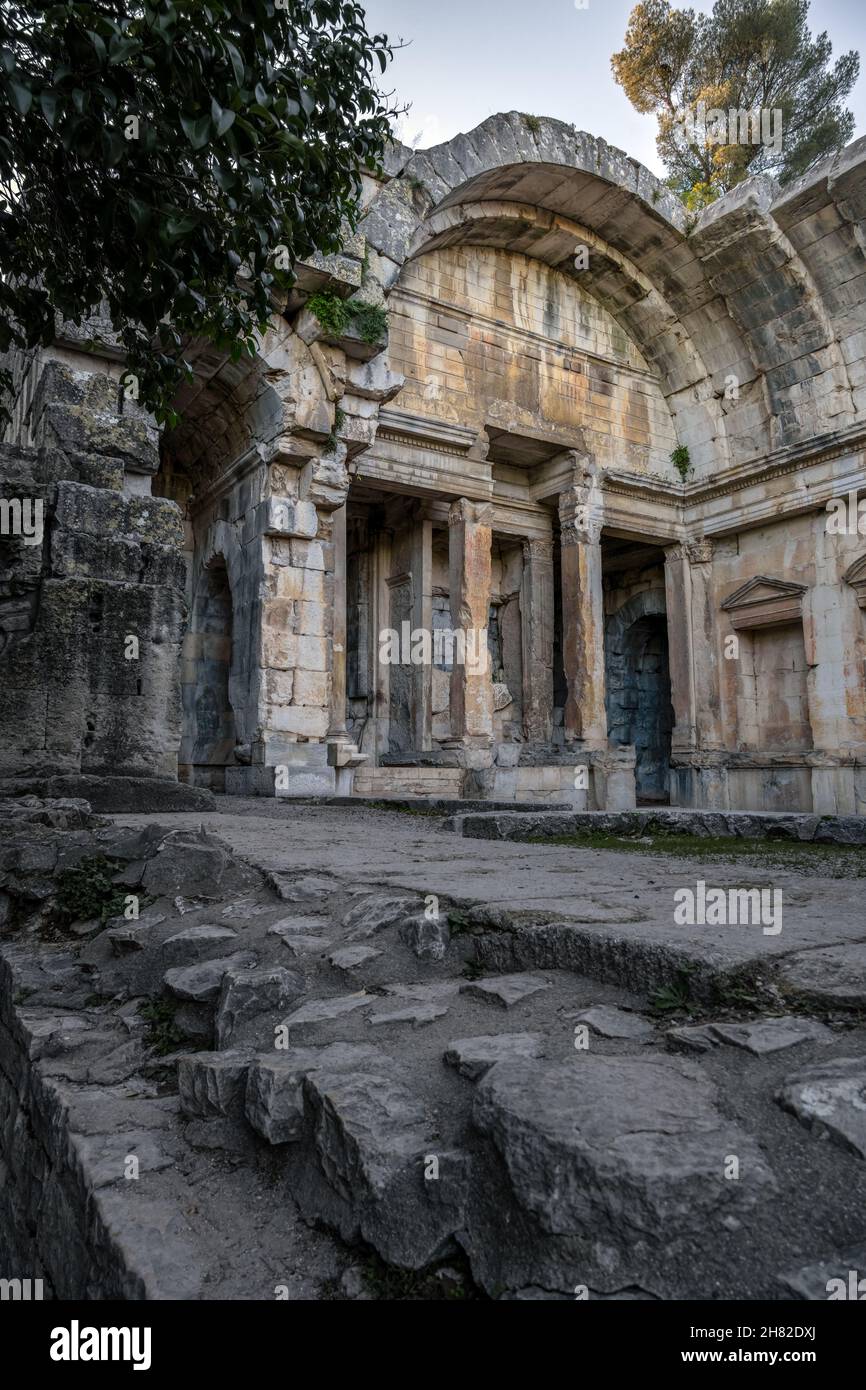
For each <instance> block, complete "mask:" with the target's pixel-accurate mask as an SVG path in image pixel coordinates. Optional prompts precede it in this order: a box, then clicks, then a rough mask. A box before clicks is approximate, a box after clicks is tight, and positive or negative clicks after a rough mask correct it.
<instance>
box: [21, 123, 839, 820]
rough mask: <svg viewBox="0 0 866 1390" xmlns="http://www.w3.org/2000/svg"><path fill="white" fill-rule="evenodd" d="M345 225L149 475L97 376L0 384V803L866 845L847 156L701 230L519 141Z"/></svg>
mask: <svg viewBox="0 0 866 1390" xmlns="http://www.w3.org/2000/svg"><path fill="white" fill-rule="evenodd" d="M365 200H366V202H365V216H364V219H363V221H362V222H361V224H360V228H359V231H358V233H357V235H355V236H354V237H352V238H348V239H347V242H346V245H345V247H344V250H343V253H342V254H341V255H339V256H335V257H330V258H327V259H322V260H321V261H319V262H316V263H315V264H310V265H305V266H303V267H301V269H300V274H299V279H298V283H297V287H296V290H295V291H294V292H293V293H292V296H291V297H290V299H289V300H288V302H287V303H286V305H285V306H284V308H283V310H282V312H281V313H279V314H275V317H274V320H273V323H272V326H271V329H270V331H269V332H268V334H267V335H266V336H265V338H264V339H263V341H262V342H261V345H260V349H259V352H258V354H257V356H256V357H255V358H249V359H245V360H244V361H242V362H239V363H233V362H230V361H228V360H226V359H225V358H224V357H222V356H220V355H218V354H216V353H215V352H214V351H213V350H211V349H209V348H207V347H198V348H196V347H193V348H192V349H191V356H192V359H193V361H194V368H195V382H194V384H193V385H192V386H190V387H188V388H185V389H184V390H183V392H182V394H181V397H180V399H179V402H178V405H179V408H180V411H181V413H182V423H181V425H180V426H179V428H177V429H176V430H174V431H172V432H170V433H166V434H164V435H163V437H162V438H161V439H160V437H159V435H158V432H157V431H156V430H155V429H154V428H153V426H152V425H151V423H150V422H149V420H148V419H147V418H146V417H145V416H143V415H142V414H141V412H139V411H138V409H137V407H136V406H135V404H134V402H130V401H128V400H126V399H124V396H123V392H122V391H121V389H120V385H119V383H120V377H121V375H122V372H123V363H122V360H121V357H120V354H119V353H112V351H111V349H110V347H107V348H106V349H105V351H104V356H103V357H101V358H94V355H93V353H92V352H88V351H86V350H85V345H84V343H83V342H82V341H81V340H80V338H76V335H75V334H74V333H70V332H68V331H65V330H63V331H61V332H60V333H59V336H58V340H57V343H56V344H55V346H54V347H52V348H51V349H49V350H46V351H45V352H43V353H41V354H40V355H38V356H36V357H34V358H32V359H28V360H26V361H21V362H19V363H17V371H18V373H19V386H20V390H19V393H18V399H17V402H16V407H15V417H14V420H13V424H12V427H11V429H10V430H9V431H8V432H7V442H6V443H5V445H4V446H3V448H2V455H0V496H2V497H3V498H4V499H5V500H6V502H7V503H11V502H12V501H13V500H14V499H15V498H19V499H22V501H26V500H27V499H30V502H31V504H33V503H36V502H41V503H42V506H43V508H44V528H43V530H42V532H41V534H40V535H39V536H36V535H33V536H30V537H27V536H24V535H22V534H20V527H19V528H18V530H19V533H18V534H16V528H15V526H14V525H13V524H12V521H14V513H13V511H12V510H10V508H9V507H7V509H6V512H5V513H4V528H3V529H4V532H5V534H3V535H2V536H0V684H2V712H0V731H2V738H0V773H2V775H3V776H4V777H6V778H9V777H14V778H17V779H23V780H27V779H28V778H29V779H31V780H32V779H39V778H45V777H46V776H52V777H56V776H58V775H61V776H66V777H67V779H71V782H70V785H71V784H72V783H74V781H75V779H76V778H77V777H79V776H80V775H81V774H85V775H87V774H94V775H99V776H118V775H125V776H138V777H142V776H143V777H150V778H161V779H165V780H174V779H179V780H180V781H181V782H185V783H187V784H192V785H194V786H202V787H210V788H213V789H216V790H220V789H224V790H225V791H226V792H228V793H234V794H247V795H248V794H250V793H254V794H258V795H263V796H273V795H275V794H276V795H287V796H296V795H304V796H308V795H321V796H328V795H333V794H334V793H340V794H345V793H352V792H353V793H354V794H358V795H375V796H377V797H379V796H388V795H407V794H408V795H427V796H431V795H435V796H446V797H460V796H467V797H473V798H491V799H495V800H496V801H509V800H518V801H525V800H539V801H542V802H572V803H573V804H574V805H575V806H576V807H577V808H578V809H585V808H589V809H595V808H599V809H610V810H616V809H625V808H628V807H630V806H632V805H634V804H635V799H636V798H637V799H638V800H639V801H643V802H664V801H666V800H668V799H669V800H670V802H671V804H673V805H675V806H691V807H700V808H709V809H740V810H788V809H797V810H806V811H815V812H819V813H825V812H826V813H833V812H838V813H843V814H849V813H861V814H862V813H863V812H864V811H866V698H864V670H866V620H864V613H863V609H864V608H866V536H864V533H866V516H864V518H863V522H862V526H861V528H860V529H858V520H859V516H858V506H857V502H858V497H859V495H860V494H863V493H866V463H864V444H866V241H864V227H863V214H864V208H866V142H864V141H859V142H857V143H856V144H853V145H851V146H850V147H849V148H848V149H846V150H844V151H843V152H842V153H841V154H840V155H838V156H835V157H833V158H830V159H827V160H826V161H825V162H823V163H822V164H820V165H819V166H817V167H816V168H815V169H814V170H813V171H812V172H810V173H809V174H808V175H807V176H806V177H805V178H804V179H803V180H802V181H801V182H799V183H796V184H794V185H792V186H790V187H788V188H786V189H785V190H784V191H781V192H780V191H779V189H778V188H777V187H776V186H775V185H774V184H773V182H772V181H771V180H770V179H768V178H766V177H763V176H762V177H758V178H756V179H751V180H749V181H748V182H747V183H744V184H742V185H741V186H740V187H739V188H738V189H736V190H735V191H734V192H733V193H732V194H729V195H728V196H727V197H725V198H724V199H722V200H721V201H719V202H718V203H716V204H714V205H713V206H712V207H710V208H708V209H707V210H706V211H705V212H704V213H702V215H701V216H700V218H699V219H698V220H697V223H696V224H694V225H692V224H690V222H689V219H688V218H687V216H686V214H685V212H684V210H683V208H682V207H681V205H680V204H679V202H678V201H677V200H676V199H675V198H674V197H673V196H672V195H671V194H670V192H669V191H668V190H667V189H666V188H665V187H664V186H663V185H662V184H661V183H659V182H658V181H657V180H656V179H655V178H654V177H653V176H652V175H651V174H649V173H648V172H647V170H645V169H644V168H642V167H641V166H640V165H639V164H637V163H636V162H635V161H633V160H631V159H628V158H627V157H626V156H625V155H623V154H622V153H621V152H619V151H618V150H615V149H612V148H611V147H609V146H608V145H606V144H605V143H604V141H602V140H595V139H593V138H591V137H590V136H587V135H585V134H582V133H579V132H576V131H575V130H574V129H573V128H572V127H570V126H566V125H563V124H561V123H559V122H556V121H549V120H541V121H536V120H535V119H532V120H528V119H527V118H525V117H523V116H522V115H520V114H519V113H517V112H511V113H510V114H508V115H502V116H497V117H494V118H491V119H490V120H487V121H485V122H484V124H483V125H481V126H479V127H478V129H477V130H475V131H474V132H472V133H471V134H469V135H461V136H458V137H457V138H456V139H454V140H452V141H450V142H449V143H448V144H445V145H442V146H439V147H437V148H436V149H432V150H426V151H422V152H416V153H413V152H412V151H410V150H408V149H405V148H402V147H399V146H397V147H394V148H393V149H392V150H391V151H390V153H389V156H388V161H387V169H386V172H385V175H384V177H382V178H378V179H374V178H372V177H371V178H368V179H366V181H365ZM580 248H585V250H584V251H581V249H580ZM315 296H318V298H316V297H315ZM323 296H324V298H323ZM331 296H337V297H339V298H340V299H343V300H348V301H349V304H350V306H351V304H352V302H353V301H354V302H356V303H359V304H360V305H362V306H366V307H365V308H363V309H362V310H361V311H360V312H359V313H358V315H357V316H356V317H355V318H354V319H353V320H352V321H351V322H350V323H349V324H348V326H347V327H340V328H339V330H337V329H335V320H334V316H333V315H329V314H328V313H327V312H324V311H323V308H322V306H323V304H324V305H327V304H328V303H329V302H331V303H332V300H330V298H329V297H331ZM310 304H312V308H311V307H310ZM317 307H318V310H319V312H318V313H317V312H316V308H317ZM376 310H382V311H384V312H382V313H377V312H375V311H376ZM346 317H347V316H346V315H343V316H342V318H343V319H345V318H346ZM323 318H324V319H325V320H327V323H325V322H323ZM337 320H338V321H339V320H340V316H339V315H338V316H337ZM328 324H330V330H329V327H328ZM675 450H677V451H678V452H677V453H676V458H677V459H678V460H679V462H680V468H681V469H682V473H683V476H681V473H680V471H679V470H678V469H677V468H676V467H675V466H674V463H673V462H672V460H671V455H672V453H673V452H674V451H675ZM864 512H866V505H864ZM10 519H11V520H10ZM445 629H450V630H451V631H452V632H453V631H472V632H474V631H479V632H485V633H486V638H485V641H486V658H487V659H486V660H484V661H483V662H481V663H475V664H474V665H471V664H463V665H461V664H460V663H459V662H458V661H456V660H455V659H454V658H453V655H451V656H449V654H448V652H447V648H445V649H442V648H435V647H434V651H433V657H432V659H430V660H427V659H421V660H413V659H412V654H411V650H410V651H409V653H408V655H407V651H406V644H405V643H404V642H401V644H400V647H399V650H398V656H397V658H396V659H393V658H392V659H385V657H384V655H383V634H384V633H386V632H389V631H390V632H394V633H397V634H400V635H401V637H402V635H403V634H405V633H408V635H409V638H410V644H411V639H412V637H413V635H414V634H417V633H425V632H426V633H432V634H435V633H436V632H437V631H442V630H445ZM130 639H135V640H134V641H133V642H130ZM443 650H444V652H445V654H444V655H443ZM437 653H438V654H437Z"/></svg>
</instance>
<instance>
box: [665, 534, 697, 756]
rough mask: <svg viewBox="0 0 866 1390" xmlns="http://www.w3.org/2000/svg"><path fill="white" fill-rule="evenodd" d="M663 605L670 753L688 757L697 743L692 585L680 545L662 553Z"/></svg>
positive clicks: (683, 551)
mask: <svg viewBox="0 0 866 1390" xmlns="http://www.w3.org/2000/svg"><path fill="white" fill-rule="evenodd" d="M665 602H666V607H667V622H668V661H669V664H670V675H671V704H672V705H673V707H674V720H675V722H674V728H673V733H672V735H671V752H672V753H687V752H688V751H689V750H690V749H693V748H694V747H695V744H696V741H697V731H696V727H695V723H696V721H695V689H694V673H693V670H692V618H691V609H692V583H691V568H690V564H689V557H688V554H687V552H686V547H685V546H684V545H682V544H681V543H679V542H678V543H677V544H676V545H671V546H668V548H667V549H666V550H665Z"/></svg>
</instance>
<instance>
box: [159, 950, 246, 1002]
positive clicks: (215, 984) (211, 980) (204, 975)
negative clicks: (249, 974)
mask: <svg viewBox="0 0 866 1390" xmlns="http://www.w3.org/2000/svg"><path fill="white" fill-rule="evenodd" d="M255 964H256V957H255V955H254V954H253V952H252V951H235V952H234V954H233V955H231V956H220V957H219V958H218V959H217V960H207V961H202V962H201V963H200V964H198V965H185V966H179V967H177V968H176V969H174V970H167V971H166V972H165V983H166V986H167V988H168V989H170V990H171V992H172V994H176V995H177V997H178V998H179V999H189V1000H191V1001H192V1003H194V1004H210V1003H215V1002H216V1000H217V999H218V997H219V992H220V989H221V987H222V981H223V976H224V975H225V973H226V971H228V970H246V969H251V968H252V967H253V966H255Z"/></svg>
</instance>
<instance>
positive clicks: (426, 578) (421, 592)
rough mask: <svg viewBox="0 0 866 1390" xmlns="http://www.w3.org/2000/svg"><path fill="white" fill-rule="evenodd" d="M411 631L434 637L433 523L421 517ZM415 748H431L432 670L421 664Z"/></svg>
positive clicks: (416, 527) (416, 693)
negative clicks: (426, 633) (425, 633)
mask: <svg viewBox="0 0 866 1390" xmlns="http://www.w3.org/2000/svg"><path fill="white" fill-rule="evenodd" d="M412 628H413V631H415V632H417V631H422V632H429V633H430V635H431V641H432V634H433V523H432V521H429V520H427V519H426V518H425V517H423V516H419V517H418V518H417V520H416V521H415V523H414V526H413V531H412ZM412 679H413V683H414V691H413V694H414V702H413V703H414V730H413V738H414V743H415V747H416V749H418V751H419V752H420V751H421V750H423V749H425V748H432V746H433V737H432V721H433V715H432V705H433V667H432V665H430V663H428V662H421V663H420V664H419V665H418V666H416V667H415V670H414V672H413V675H412Z"/></svg>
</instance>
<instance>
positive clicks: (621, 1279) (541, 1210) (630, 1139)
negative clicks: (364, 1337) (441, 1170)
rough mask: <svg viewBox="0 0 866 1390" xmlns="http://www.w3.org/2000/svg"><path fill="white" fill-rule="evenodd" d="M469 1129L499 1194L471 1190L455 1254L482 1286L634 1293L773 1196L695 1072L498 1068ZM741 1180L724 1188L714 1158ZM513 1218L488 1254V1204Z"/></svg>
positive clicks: (769, 1182) (602, 1062)
mask: <svg viewBox="0 0 866 1390" xmlns="http://www.w3.org/2000/svg"><path fill="white" fill-rule="evenodd" d="M474 1119H475V1124H476V1125H477V1127H478V1128H479V1130H480V1131H481V1132H482V1133H483V1134H485V1135H486V1136H487V1137H488V1138H489V1140H490V1142H491V1143H492V1145H493V1146H494V1149H495V1150H496V1152H497V1153H498V1154H499V1156H500V1157H501V1159H502V1163H503V1166H504V1170H505V1172H506V1173H507V1181H508V1183H509V1184H510V1192H509V1194H508V1196H507V1197H506V1196H505V1194H504V1192H503V1189H502V1188H501V1186H499V1184H496V1185H495V1188H494V1185H493V1184H492V1183H490V1184H488V1186H487V1187H486V1188H483V1189H482V1188H481V1187H480V1186H479V1188H477V1189H476V1191H477V1195H478V1200H477V1201H473V1202H472V1203H471V1204H470V1206H469V1208H468V1218H469V1230H468V1240H467V1248H468V1249H469V1251H470V1256H471V1258H472V1260H473V1269H474V1271H475V1272H476V1277H478V1278H479V1279H480V1282H481V1283H482V1284H483V1285H484V1286H485V1287H488V1288H490V1287H492V1286H495V1285H497V1284H499V1285H500V1286H505V1287H509V1288H521V1287H524V1286H526V1285H528V1284H539V1285H541V1286H542V1287H544V1288H548V1289H561V1290H562V1291H563V1292H566V1291H571V1290H572V1289H573V1286H574V1282H575V1279H574V1270H575V1269H576V1268H577V1269H579V1270H580V1274H581V1278H582V1282H584V1283H587V1284H589V1285H591V1287H593V1288H598V1289H601V1290H602V1291H607V1290H610V1289H615V1288H621V1287H622V1286H623V1285H625V1284H631V1283H634V1284H640V1285H643V1286H644V1287H646V1286H647V1281H650V1285H651V1282H652V1280H653V1278H654V1277H657V1276H658V1273H659V1266H660V1264H661V1263H662V1262H663V1261H664V1259H665V1258H666V1257H667V1258H670V1257H671V1256H673V1255H674V1247H677V1246H678V1245H679V1242H685V1243H686V1244H688V1242H689V1241H690V1240H700V1239H703V1238H705V1236H706V1231H707V1229H708V1223H709V1222H710V1221H711V1220H712V1221H716V1222H717V1221H718V1220H719V1218H720V1215H721V1214H722V1213H725V1214H730V1215H731V1216H742V1214H744V1213H746V1212H748V1211H749V1210H750V1209H751V1208H752V1207H754V1205H755V1204H756V1203H757V1202H759V1201H761V1200H763V1199H764V1198H766V1197H767V1196H769V1195H771V1194H772V1193H773V1192H774V1191H775V1181H774V1179H773V1176H772V1174H771V1172H770V1170H769V1169H768V1167H767V1165H766V1162H765V1160H764V1158H763V1156H762V1154H761V1151H760V1149H759V1147H758V1145H757V1144H756V1143H755V1141H754V1140H753V1139H752V1138H751V1137H750V1136H748V1135H746V1134H745V1133H744V1132H743V1131H742V1130H740V1129H738V1128H737V1126H736V1125H733V1124H731V1122H730V1121H729V1120H727V1119H726V1118H725V1117H724V1116H723V1115H722V1114H721V1113H720V1111H719V1110H718V1109H717V1107H716V1102H715V1094H714V1091H713V1088H712V1086H711V1084H710V1083H709V1082H708V1081H707V1079H706V1078H705V1077H704V1076H703V1075H702V1074H701V1073H700V1071H699V1070H698V1069H697V1066H696V1064H694V1063H691V1062H684V1061H680V1060H677V1059H674V1058H663V1057H648V1058H646V1059H639V1060H638V1059H633V1058H621V1057H616V1058H615V1057H597V1056H593V1055H592V1054H591V1053H585V1054H583V1055H582V1056H581V1057H580V1058H579V1059H577V1058H576V1059H575V1060H574V1061H573V1062H568V1063H553V1062H551V1063H541V1062H534V1061H516V1062H500V1063H498V1064H497V1065H496V1066H494V1067H493V1068H492V1070H490V1071H489V1072H488V1073H487V1075H486V1076H485V1077H484V1078H483V1080H482V1081H480V1082H479V1088H478V1092H477V1095H476V1102H475V1110H474ZM729 1154H736V1155H737V1156H738V1157H739V1160H740V1165H741V1166H740V1180H739V1181H737V1182H730V1181H727V1180H726V1178H725V1156H726V1155H729ZM493 1190H495V1191H496V1193H497V1197H496V1205H497V1207H498V1222H499V1223H501V1221H502V1202H503V1200H505V1201H506V1202H507V1203H508V1206H509V1209H510V1210H511V1211H512V1212H513V1217H512V1224H510V1226H509V1229H510V1230H511V1232H512V1235H511V1238H510V1239H509V1240H508V1241H505V1242H503V1241H497V1242H492V1243H490V1236H491V1234H492V1225H491V1223H492V1221H493V1220H494V1214H493V1203H492V1202H491V1201H489V1200H488V1199H487V1197H486V1192H487V1191H493Z"/></svg>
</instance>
